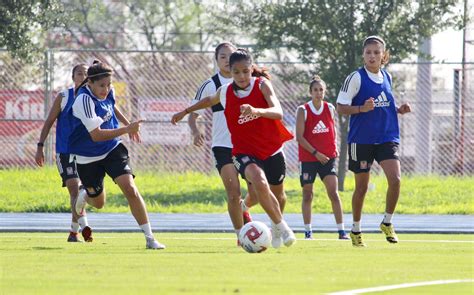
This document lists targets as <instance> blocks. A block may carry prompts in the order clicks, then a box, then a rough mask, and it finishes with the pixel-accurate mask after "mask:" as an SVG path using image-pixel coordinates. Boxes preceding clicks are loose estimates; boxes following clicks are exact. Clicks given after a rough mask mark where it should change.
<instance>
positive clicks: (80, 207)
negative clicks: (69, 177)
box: [74, 189, 87, 216]
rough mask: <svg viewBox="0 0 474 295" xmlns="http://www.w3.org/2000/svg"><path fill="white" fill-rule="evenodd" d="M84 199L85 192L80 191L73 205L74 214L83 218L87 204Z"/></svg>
mask: <svg viewBox="0 0 474 295" xmlns="http://www.w3.org/2000/svg"><path fill="white" fill-rule="evenodd" d="M86 197H87V192H86V190H84V189H82V190H80V191H79V194H78V195H77V199H76V204H75V205H74V209H75V210H76V213H77V214H78V215H79V216H84V214H85V208H86V204H87V201H86Z"/></svg>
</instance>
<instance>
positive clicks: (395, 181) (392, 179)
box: [387, 175, 401, 187]
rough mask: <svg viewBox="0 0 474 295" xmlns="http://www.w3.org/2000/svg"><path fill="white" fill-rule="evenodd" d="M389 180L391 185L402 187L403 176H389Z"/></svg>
mask: <svg viewBox="0 0 474 295" xmlns="http://www.w3.org/2000/svg"><path fill="white" fill-rule="evenodd" d="M387 182H388V185H389V186H390V187H400V183H401V178H400V175H393V176H390V177H387Z"/></svg>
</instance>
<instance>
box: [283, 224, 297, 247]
mask: <svg viewBox="0 0 474 295" xmlns="http://www.w3.org/2000/svg"><path fill="white" fill-rule="evenodd" d="M281 237H282V238H283V244H285V246H287V247H291V246H292V245H293V244H294V243H296V237H295V233H294V232H293V231H292V230H291V229H290V228H288V229H287V230H285V231H283V232H282V233H281Z"/></svg>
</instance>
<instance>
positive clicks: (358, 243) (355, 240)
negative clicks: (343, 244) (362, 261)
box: [350, 231, 367, 247]
mask: <svg viewBox="0 0 474 295" xmlns="http://www.w3.org/2000/svg"><path fill="white" fill-rule="evenodd" d="M350 236H351V240H352V246H354V247H367V245H365V243H364V241H362V233H360V232H359V233H355V232H353V231H351V234H350Z"/></svg>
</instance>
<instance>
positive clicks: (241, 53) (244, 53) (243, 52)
mask: <svg viewBox="0 0 474 295" xmlns="http://www.w3.org/2000/svg"><path fill="white" fill-rule="evenodd" d="M239 61H246V62H248V63H250V64H251V65H252V76H253V77H265V78H267V79H268V80H270V79H271V77H272V76H270V73H269V72H268V69H267V68H265V67H262V68H260V67H258V66H257V65H255V64H254V63H253V58H252V55H250V52H248V50H247V49H244V48H238V49H237V50H236V51H234V53H232V54H231V55H230V58H229V66H230V68H232V66H233V65H234V64H235V63H236V62H239Z"/></svg>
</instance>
